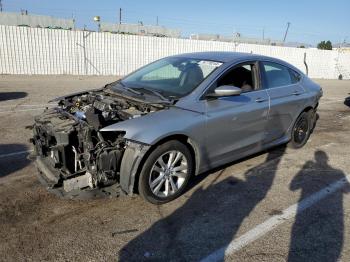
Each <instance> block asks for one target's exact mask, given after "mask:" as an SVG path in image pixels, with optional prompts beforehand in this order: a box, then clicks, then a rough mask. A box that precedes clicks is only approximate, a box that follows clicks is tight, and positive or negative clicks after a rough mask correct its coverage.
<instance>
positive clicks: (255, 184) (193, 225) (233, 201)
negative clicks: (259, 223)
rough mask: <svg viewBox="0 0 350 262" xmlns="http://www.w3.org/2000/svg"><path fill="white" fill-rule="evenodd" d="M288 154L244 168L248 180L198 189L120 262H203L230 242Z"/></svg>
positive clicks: (123, 252) (129, 248) (123, 253)
mask: <svg viewBox="0 0 350 262" xmlns="http://www.w3.org/2000/svg"><path fill="white" fill-rule="evenodd" d="M284 152H285V146H283V147H278V148H276V149H274V150H270V151H269V152H268V156H267V158H266V161H265V162H264V163H263V164H261V165H258V166H256V167H254V168H251V169H250V170H248V171H247V172H245V174H244V177H245V178H244V179H243V180H239V179H237V178H234V177H229V178H226V179H224V180H221V181H220V179H218V180H216V179H215V180H214V183H212V184H211V185H209V186H208V187H203V186H202V187H200V188H198V189H197V190H196V191H195V192H194V193H193V194H192V195H191V197H190V198H189V199H188V200H187V202H186V203H185V204H184V205H183V206H181V207H180V208H178V209H177V210H176V211H175V212H174V213H172V214H171V215H169V216H167V217H164V218H162V219H161V220H159V221H157V222H156V223H155V224H153V225H152V227H151V228H150V229H148V230H147V231H145V232H144V233H143V234H141V235H139V236H137V237H136V238H135V239H133V240H132V241H130V242H129V243H128V244H127V245H126V246H124V247H123V248H122V250H121V251H120V252H119V259H120V261H142V260H151V261H198V260H200V259H201V258H204V257H206V256H208V255H209V254H211V253H212V252H214V251H216V250H217V249H219V248H222V247H224V246H226V245H227V244H228V243H229V242H230V241H231V240H232V239H233V238H234V236H235V235H236V232H237V230H238V229H239V227H240V225H241V223H242V221H243V220H244V219H245V218H246V217H248V216H249V214H250V213H251V212H252V210H253V209H254V207H255V206H256V205H257V204H258V203H259V202H260V201H262V200H263V199H264V198H265V196H266V194H267V192H268V191H269V189H270V187H271V185H272V183H273V180H274V177H275V174H276V170H277V167H278V164H279V162H280V160H281V157H282V155H283V154H284ZM223 171H224V170H221V172H218V175H217V176H220V175H221V173H223ZM215 181H220V182H215Z"/></svg>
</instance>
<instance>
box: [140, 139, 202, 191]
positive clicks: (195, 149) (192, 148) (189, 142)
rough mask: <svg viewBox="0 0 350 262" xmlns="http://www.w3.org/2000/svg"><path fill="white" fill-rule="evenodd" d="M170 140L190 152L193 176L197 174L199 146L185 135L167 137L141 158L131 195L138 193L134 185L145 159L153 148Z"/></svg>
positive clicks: (153, 147)
mask: <svg viewBox="0 0 350 262" xmlns="http://www.w3.org/2000/svg"><path fill="white" fill-rule="evenodd" d="M171 140H176V141H179V142H181V143H183V144H184V145H185V146H187V148H188V149H189V150H190V152H191V155H192V160H193V161H194V174H195V175H196V174H197V172H198V170H199V163H200V151H199V146H198V145H197V143H196V142H195V141H194V140H193V139H191V138H190V137H188V136H187V135H184V134H173V135H169V136H166V137H163V138H161V139H160V140H158V141H157V142H156V143H155V144H153V145H151V146H150V148H149V149H148V150H147V152H146V153H145V154H144V155H143V157H142V159H141V161H140V164H139V165H138V167H137V171H136V176H135V180H134V184H133V193H138V192H137V186H136V185H138V183H139V177H140V172H141V170H142V167H143V165H144V163H145V161H146V159H147V158H148V156H149V155H150V154H151V153H152V152H153V150H154V149H155V148H157V146H159V145H161V144H164V143H166V142H168V141H171Z"/></svg>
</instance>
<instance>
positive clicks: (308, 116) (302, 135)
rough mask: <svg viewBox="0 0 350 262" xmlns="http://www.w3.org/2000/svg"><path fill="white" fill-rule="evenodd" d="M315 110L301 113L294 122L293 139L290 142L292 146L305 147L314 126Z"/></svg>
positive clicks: (296, 147)
mask: <svg viewBox="0 0 350 262" xmlns="http://www.w3.org/2000/svg"><path fill="white" fill-rule="evenodd" d="M312 120H313V111H312V110H310V111H308V112H303V113H301V114H300V115H299V116H298V118H297V120H296V121H295V123H294V126H293V129H292V139H291V140H290V142H289V144H288V145H289V146H290V147H291V148H295V149H298V148H301V147H303V146H304V145H305V144H306V142H307V140H308V139H309V137H310V134H311V131H312V128H313V123H312V122H313V121H312Z"/></svg>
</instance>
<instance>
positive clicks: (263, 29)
mask: <svg viewBox="0 0 350 262" xmlns="http://www.w3.org/2000/svg"><path fill="white" fill-rule="evenodd" d="M262 33H263V40H265V27H263V32H262Z"/></svg>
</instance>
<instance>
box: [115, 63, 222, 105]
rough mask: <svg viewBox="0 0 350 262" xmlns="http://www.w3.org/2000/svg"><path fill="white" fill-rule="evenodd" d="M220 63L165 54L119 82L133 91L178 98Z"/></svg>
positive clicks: (195, 85) (188, 91) (196, 84)
mask: <svg viewBox="0 0 350 262" xmlns="http://www.w3.org/2000/svg"><path fill="white" fill-rule="evenodd" d="M221 64H222V63H220V62H213V61H207V60H200V59H192V58H184V57H167V58H163V59H161V60H158V61H156V62H154V63H151V64H149V65H146V66H145V67H142V68H141V69H139V70H137V71H135V72H134V73H132V74H130V75H129V76H127V77H125V78H124V79H123V80H122V81H121V84H122V85H124V86H125V87H127V88H131V89H133V90H137V89H143V90H150V91H156V92H158V93H160V94H161V95H163V96H165V97H173V98H178V97H182V96H185V95H187V94H189V93H190V92H192V91H193V90H194V89H195V88H196V87H197V86H198V85H199V84H200V83H201V82H202V81H203V80H204V79H206V78H207V77H208V76H209V75H210V74H211V73H212V72H213V71H214V70H215V69H216V68H218V67H219V66H220V65H221Z"/></svg>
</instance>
